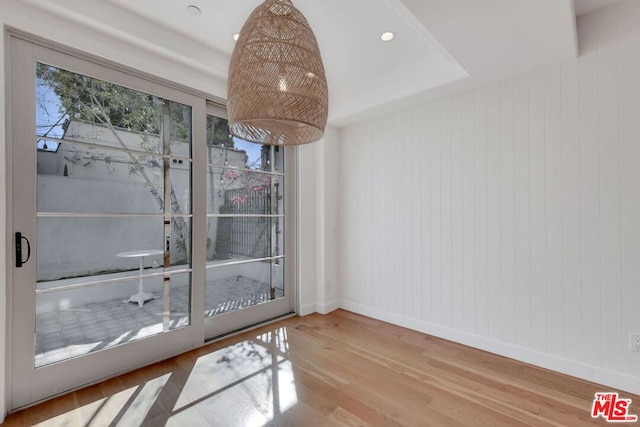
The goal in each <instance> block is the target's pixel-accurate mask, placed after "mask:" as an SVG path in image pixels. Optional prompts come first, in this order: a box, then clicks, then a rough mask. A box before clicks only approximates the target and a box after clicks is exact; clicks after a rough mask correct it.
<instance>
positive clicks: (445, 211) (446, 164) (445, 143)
mask: <svg viewBox="0 0 640 427" xmlns="http://www.w3.org/2000/svg"><path fill="white" fill-rule="evenodd" d="M451 106H452V99H451V98H446V99H444V100H443V101H442V102H441V103H440V141H441V144H440V189H441V190H440V224H441V230H440V254H441V277H442V286H441V289H442V291H441V295H440V298H441V304H440V309H441V310H442V321H441V323H440V324H441V325H443V326H446V327H451V309H452V302H451V296H452V284H451V278H452V271H451V266H452V263H451V255H452V254H451V238H452V228H451V226H452V216H451V201H452V199H453V195H452V187H451V184H452V181H451V177H452V170H451V146H452V141H451V136H452V132H451V127H452V126H451V121H452V120H451V119H452V114H451Z"/></svg>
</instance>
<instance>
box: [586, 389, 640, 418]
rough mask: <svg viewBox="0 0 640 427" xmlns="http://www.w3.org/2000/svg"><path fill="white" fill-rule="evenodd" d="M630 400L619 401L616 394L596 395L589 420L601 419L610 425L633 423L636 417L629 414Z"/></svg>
mask: <svg viewBox="0 0 640 427" xmlns="http://www.w3.org/2000/svg"><path fill="white" fill-rule="evenodd" d="M629 406H631V399H621V398H619V397H618V393H596V397H595V399H593V407H592V408H591V418H598V417H602V418H604V419H605V420H607V422H611V423H633V422H636V421H638V416H637V415H632V414H629Z"/></svg>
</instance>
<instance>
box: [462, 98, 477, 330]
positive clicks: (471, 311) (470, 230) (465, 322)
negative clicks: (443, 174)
mask: <svg viewBox="0 0 640 427" xmlns="http://www.w3.org/2000/svg"><path fill="white" fill-rule="evenodd" d="M474 106H475V97H474V93H473V92H467V93H465V94H464V95H463V97H462V146H461V150H462V163H461V168H462V193H461V197H462V206H461V208H462V245H463V247H462V252H463V253H462V264H463V267H462V282H463V286H462V293H463V301H462V304H461V307H462V310H460V311H461V312H462V314H461V316H462V325H461V327H460V329H463V330H465V331H469V332H475V325H476V280H475V269H476V264H475V260H476V256H475V255H476V254H475V251H476V229H475V206H476V200H475V198H476V196H475V185H476V182H475V158H476V153H475V143H476V140H475V114H474Z"/></svg>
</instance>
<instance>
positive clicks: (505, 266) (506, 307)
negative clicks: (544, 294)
mask: <svg viewBox="0 0 640 427" xmlns="http://www.w3.org/2000/svg"><path fill="white" fill-rule="evenodd" d="M513 97H514V87H513V80H507V81H504V82H502V83H501V84H500V121H499V123H500V136H499V138H500V153H499V157H500V204H499V208H500V268H501V271H500V298H501V306H500V313H501V315H500V323H501V325H502V334H501V339H502V340H503V341H506V342H509V343H515V342H516V311H515V309H516V292H515V286H516V282H515V193H514V191H515V182H514V180H515V170H514V162H515V157H514V151H513V150H514V131H515V123H514V120H515V118H514V99H513Z"/></svg>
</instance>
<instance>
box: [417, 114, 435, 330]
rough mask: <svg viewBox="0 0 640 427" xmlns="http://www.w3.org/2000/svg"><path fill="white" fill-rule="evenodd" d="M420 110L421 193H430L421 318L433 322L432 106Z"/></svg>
mask: <svg viewBox="0 0 640 427" xmlns="http://www.w3.org/2000/svg"><path fill="white" fill-rule="evenodd" d="M418 110H419V111H420V122H421V123H422V126H421V127H420V130H421V136H422V139H421V140H420V141H421V149H420V151H419V152H420V153H422V156H421V159H422V160H421V164H422V168H421V170H420V172H421V173H420V176H421V180H420V182H421V183H422V186H421V188H420V192H419V194H423V195H428V197H424V196H423V197H421V198H420V207H421V212H422V215H423V220H422V224H421V227H420V230H421V233H420V238H421V240H422V258H421V262H420V263H421V264H422V270H421V272H422V277H421V282H422V313H421V316H420V319H421V320H424V321H427V322H431V321H432V316H431V314H432V311H431V305H432V301H433V296H432V292H431V289H432V287H433V286H432V283H433V281H432V277H433V259H432V256H431V254H432V252H433V244H432V242H433V233H432V232H431V224H432V218H433V215H432V209H431V204H432V199H433V192H432V190H431V189H432V188H433V185H432V177H431V168H432V164H433V160H432V159H433V152H432V149H431V145H432V144H431V128H432V127H431V107H430V106H429V105H428V104H425V105H423V106H422V107H420V108H418Z"/></svg>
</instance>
